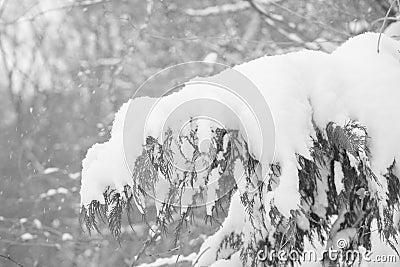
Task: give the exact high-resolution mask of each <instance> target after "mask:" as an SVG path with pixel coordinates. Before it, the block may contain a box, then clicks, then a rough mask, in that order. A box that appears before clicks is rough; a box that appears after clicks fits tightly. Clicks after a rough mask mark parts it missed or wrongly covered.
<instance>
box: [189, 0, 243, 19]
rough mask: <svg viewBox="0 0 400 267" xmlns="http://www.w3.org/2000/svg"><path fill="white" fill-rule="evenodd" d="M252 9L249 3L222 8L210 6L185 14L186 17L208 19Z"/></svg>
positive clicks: (227, 5)
mask: <svg viewBox="0 0 400 267" xmlns="http://www.w3.org/2000/svg"><path fill="white" fill-rule="evenodd" d="M249 7H250V4H249V3H248V2H247V1H242V2H238V3H235V4H224V5H220V6H210V7H206V8H204V9H192V8H188V9H186V10H185V11H184V12H185V14H186V15H189V16H194V17H206V16H215V15H221V14H226V13H234V12H238V11H242V10H246V9H248V8H249Z"/></svg>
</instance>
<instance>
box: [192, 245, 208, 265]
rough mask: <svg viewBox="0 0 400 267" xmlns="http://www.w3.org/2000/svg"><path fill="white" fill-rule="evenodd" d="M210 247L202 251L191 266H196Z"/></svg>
mask: <svg viewBox="0 0 400 267" xmlns="http://www.w3.org/2000/svg"><path fill="white" fill-rule="evenodd" d="M209 249H210V247H207V248H206V249H205V250H203V251H202V252H201V253H200V255H199V256H198V257H197V259H196V260H195V262H194V263H193V264H192V266H196V264H197V262H199V260H200V258H201V256H203V254H204V253H206V251H207V250H209Z"/></svg>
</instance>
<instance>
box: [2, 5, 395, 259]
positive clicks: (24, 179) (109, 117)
mask: <svg viewBox="0 0 400 267" xmlns="http://www.w3.org/2000/svg"><path fill="white" fill-rule="evenodd" d="M394 2H396V1H393V3H394ZM391 3H392V2H390V1H387V0H364V1H354V0H310V1H299V0H278V1H272V0H254V1H247V0H243V1H241V0H236V1H227V0H217V1H216V0H203V1H198V0H174V1H172V0H147V1H146V0H112V1H111V0H83V1H79V0H76V1H74V0H0V266H18V265H19V266H60V267H61V266H132V265H138V264H141V263H145V262H148V263H150V262H153V261H154V260H156V259H157V258H161V257H169V256H171V255H173V254H180V255H182V259H183V260H179V263H177V266H188V264H187V263H185V261H184V255H188V254H190V253H192V252H198V250H199V247H200V245H201V243H202V242H203V240H204V238H205V237H206V236H207V235H209V234H211V233H213V232H215V231H216V230H217V228H218V227H219V225H218V224H217V223H215V224H212V225H210V223H208V224H206V223H205V222H204V221H202V220H197V221H196V222H195V225H194V227H192V228H191V230H188V231H187V232H186V234H185V235H182V237H181V238H180V240H179V242H178V244H179V246H178V247H173V246H172V245H171V243H172V242H171V240H169V239H168V238H163V239H162V240H152V242H147V243H146V240H147V241H148V240H149V231H148V229H147V226H146V224H145V223H143V222H142V218H141V217H140V216H139V215H137V216H136V217H135V216H134V218H132V220H133V221H134V225H133V226H134V227H133V229H131V228H130V227H129V226H128V225H125V226H124V227H123V232H122V235H121V239H120V240H119V241H118V240H116V239H115V238H113V237H112V236H111V235H110V233H109V231H108V230H107V226H106V225H105V224H101V227H100V228H101V234H97V233H92V235H91V236H89V235H88V233H86V232H82V229H81V227H80V224H79V220H78V217H79V210H80V207H79V205H80V204H79V203H80V197H79V190H80V171H81V161H82V159H83V157H84V156H85V153H86V151H87V149H88V148H89V147H90V146H91V145H92V144H94V143H96V142H102V141H105V140H107V139H108V138H109V137H110V129H111V124H112V121H113V115H114V113H115V112H116V111H117V110H118V108H119V106H120V105H121V104H122V103H123V102H125V101H127V100H128V99H129V98H130V97H131V96H132V95H133V94H134V92H135V90H137V88H138V87H139V86H140V84H141V83H143V82H144V81H145V80H146V79H147V78H149V77H150V76H151V75H152V74H154V73H156V72H157V71H159V70H161V69H163V68H165V67H168V66H171V65H173V64H177V63H182V62H186V61H193V60H207V61H213V62H219V63H224V64H227V65H229V66H234V65H236V64H240V63H242V62H245V61H249V60H251V59H254V58H257V57H260V56H263V55H277V54H282V53H286V52H290V51H297V50H300V49H304V48H307V49H313V50H321V51H325V52H330V51H332V50H334V49H335V48H336V47H337V46H338V45H339V44H340V43H341V42H343V41H344V40H346V39H348V38H349V37H351V36H354V35H357V34H360V33H363V32H365V31H380V30H381V29H383V28H386V26H388V25H389V24H391V23H392V22H395V21H396V16H397V15H398V6H397V5H396V4H393V5H392V6H391ZM385 16H386V17H387V19H386V23H385V25H384V26H382V25H383V22H384V19H383V18H384V17H385ZM399 32H400V31H399ZM148 94H149V95H151V94H152V92H148ZM136 214H137V213H136ZM198 216H199V217H200V218H202V217H201V214H199V215H198ZM223 217H224V215H221V218H222V219H223ZM133 230H134V231H133ZM172 238H173V237H172ZM172 238H171V239H172ZM153 241H154V242H153ZM150 243H151V244H150ZM137 254H140V255H141V257H140V258H139V259H137V260H136V261H135V255H137ZM185 264H186V265H185ZM149 266H155V265H149ZM160 266H162V265H160Z"/></svg>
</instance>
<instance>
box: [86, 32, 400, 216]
mask: <svg viewBox="0 0 400 267" xmlns="http://www.w3.org/2000/svg"><path fill="white" fill-rule="evenodd" d="M377 40H378V35H377V34H374V33H366V34H362V35H359V36H357V37H354V38H351V39H350V40H348V41H347V42H346V43H344V44H343V45H342V46H340V47H339V48H338V49H337V50H335V51H334V52H333V53H331V54H326V53H322V52H316V51H301V52H296V53H290V54H287V55H280V56H266V57H262V58H259V59H256V60H253V61H251V62H248V63H245V64H242V65H239V66H236V67H234V69H235V70H238V71H240V72H241V73H243V74H245V75H246V76H247V77H248V78H249V79H250V80H251V81H252V82H253V83H254V84H255V85H256V86H257V87H258V89H259V90H260V92H261V94H262V95H263V96H264V98H265V100H266V101H267V102H268V104H269V107H270V109H271V112H272V116H273V118H274V123H275V134H276V135H275V138H276V140H275V157H274V161H275V162H278V163H279V164H280V165H281V167H282V173H281V177H280V182H279V186H278V187H277V188H276V189H275V191H273V192H272V196H271V197H270V198H268V199H271V200H272V201H273V203H274V205H276V206H277V208H278V209H279V211H280V212H281V213H282V214H283V215H285V216H289V214H290V213H289V212H290V210H292V209H297V208H298V206H299V204H300V196H299V192H298V175H297V172H298V168H299V166H298V164H297V159H296V154H300V155H302V156H304V157H306V158H310V157H311V156H310V148H311V147H312V139H311V138H310V137H315V131H314V128H313V125H312V120H314V122H315V123H316V125H317V126H318V127H319V128H320V129H325V127H326V125H327V124H328V123H329V122H335V123H336V124H337V125H344V124H345V123H346V122H348V121H349V120H357V121H359V122H360V123H361V124H362V125H364V126H366V128H367V130H368V133H369V136H370V137H371V138H370V143H369V145H370V150H371V155H373V158H372V159H371V167H372V170H373V171H374V173H375V174H376V175H377V177H378V179H379V180H380V181H382V180H384V179H382V176H381V175H382V174H384V173H385V172H386V170H387V168H388V167H389V166H390V165H391V164H392V163H393V160H394V159H399V158H400V142H399V141H398V140H399V137H400V123H399V119H400V104H399V99H400V85H399V78H400V53H399V51H400V43H399V42H398V41H395V40H393V39H390V38H388V37H386V36H385V35H383V36H382V39H381V42H380V53H377V51H376V46H377ZM192 98H193V99H194V98H196V99H200V98H201V99H210V98H211V99H214V100H216V101H223V102H224V103H227V106H228V107H229V108H230V110H231V111H233V113H232V114H234V115H232V116H230V115H229V116H225V115H226V110H224V109H222V108H221V109H215V110H210V108H209V107H206V106H205V107H204V109H202V110H198V109H193V110H191V109H190V108H188V109H187V112H185V113H180V114H177V116H174V118H173V120H172V121H168V123H169V124H170V125H174V124H175V123H179V122H180V121H181V120H183V119H188V117H190V116H192V115H204V114H210V112H211V111H212V112H211V113H212V115H213V116H216V117H217V118H218V119H220V120H221V121H222V122H223V123H224V125H225V126H227V127H229V128H231V129H235V128H236V129H239V130H240V129H245V130H246V131H247V132H246V134H247V135H248V139H249V140H250V143H249V149H250V152H251V153H253V154H254V155H259V154H260V147H261V146H262V145H261V144H260V142H261V141H262V140H263V139H262V137H260V136H261V135H262V133H260V132H258V131H257V129H258V128H257V127H256V122H255V121H254V118H253V117H252V115H251V114H250V113H249V112H250V110H249V109H248V107H247V106H244V105H243V103H241V102H240V101H238V100H237V98H234V97H232V96H231V95H228V94H227V93H226V91H224V90H218V89H216V87H215V86H213V85H205V84H197V83H194V84H193V85H192V86H186V87H185V88H184V89H182V90H181V91H179V92H177V93H173V94H171V95H169V96H166V97H163V98H161V99H154V98H150V97H141V98H136V99H133V100H129V101H128V102H127V103H125V104H124V105H123V106H122V107H121V109H120V110H119V111H118V112H117V113H116V115H115V121H114V125H113V129H112V136H111V139H110V140H109V141H107V142H105V143H102V144H95V145H93V146H92V147H91V148H90V149H89V150H88V152H87V155H86V158H85V159H84V160H83V162H82V166H83V169H82V187H81V204H82V205H88V204H89V203H90V202H91V201H92V200H99V201H100V202H101V203H104V199H103V195H102V193H103V192H104V190H105V189H106V188H107V187H110V188H115V189H117V190H120V191H122V190H123V187H124V185H132V178H131V173H130V171H129V168H127V162H129V164H132V162H134V161H133V160H134V158H135V157H137V156H138V155H140V154H141V152H142V145H143V144H144V140H143V131H144V133H145V135H144V136H147V135H151V136H153V137H155V138H160V137H161V135H162V132H161V130H160V129H162V127H160V123H162V122H163V121H164V119H165V117H164V114H169V113H170V112H172V110H173V109H174V108H176V106H177V105H181V104H182V103H184V102H187V101H188V100H189V99H192ZM156 102H157V105H156V108H155V110H153V109H152V107H153V106H154V104H155V103H156ZM129 105H130V107H132V108H133V111H134V112H137V113H136V114H137V116H136V117H135V121H124V119H125V116H126V113H127V109H128V106H129ZM149 110H150V111H151V112H150V113H147V112H144V111H149ZM185 117H186V118H185ZM237 118H240V121H238V120H237ZM146 122H147V124H146ZM124 123H125V125H124ZM124 127H125V130H126V133H128V135H129V143H127V144H125V145H129V148H130V149H131V150H132V151H133V154H132V155H131V157H132V158H128V159H127V158H126V157H125V155H124V146H123V131H124ZM210 127H212V125H207V124H204V125H203V126H202V127H201V128H202V129H203V130H204V129H207V130H209V129H210ZM202 135H204V136H205V137H207V131H202ZM260 161H261V163H262V164H264V166H263V171H265V170H268V166H265V165H268V164H269V163H270V162H269V161H268V160H267V158H260ZM395 171H396V172H397V173H400V172H399V165H398V164H397V166H396V170H395ZM382 184H383V186H382V187H379V186H376V187H373V186H372V185H371V190H375V191H378V193H380V195H381V197H382V198H384V197H385V192H386V188H385V183H382ZM287 196H290V198H288V197H287Z"/></svg>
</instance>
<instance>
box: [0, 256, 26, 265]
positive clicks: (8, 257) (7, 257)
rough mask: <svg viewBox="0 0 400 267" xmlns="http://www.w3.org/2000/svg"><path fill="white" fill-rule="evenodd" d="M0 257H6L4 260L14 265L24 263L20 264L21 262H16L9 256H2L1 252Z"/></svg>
mask: <svg viewBox="0 0 400 267" xmlns="http://www.w3.org/2000/svg"><path fill="white" fill-rule="evenodd" d="M0 257H2V258H4V259H6V260H9V261H11V262H12V263H14V264H15V265H18V266H20V267H24V265H22V264H21V263H18V262H16V261H15V260H13V259H12V258H11V257H10V256H4V255H1V254H0Z"/></svg>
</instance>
